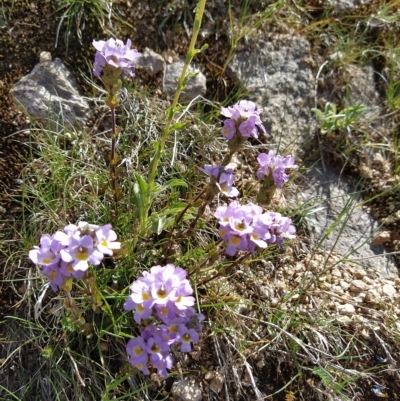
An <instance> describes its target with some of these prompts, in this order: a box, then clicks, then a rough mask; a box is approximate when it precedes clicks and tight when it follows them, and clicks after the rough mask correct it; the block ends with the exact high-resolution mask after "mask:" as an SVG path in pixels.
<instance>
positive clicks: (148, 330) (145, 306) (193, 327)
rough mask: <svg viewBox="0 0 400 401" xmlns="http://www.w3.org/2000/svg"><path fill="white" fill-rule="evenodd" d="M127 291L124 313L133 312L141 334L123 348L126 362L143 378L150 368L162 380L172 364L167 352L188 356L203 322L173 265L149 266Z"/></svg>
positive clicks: (182, 276) (185, 282) (179, 270)
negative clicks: (154, 369) (140, 373)
mask: <svg viewBox="0 0 400 401" xmlns="http://www.w3.org/2000/svg"><path fill="white" fill-rule="evenodd" d="M130 290H131V294H130V296H129V297H128V299H127V300H126V302H125V304H124V309H125V310H133V311H134V320H135V321H136V323H137V324H139V325H141V326H140V331H141V333H140V336H139V337H133V338H132V339H131V340H129V341H128V343H127V345H126V349H127V353H128V355H129V362H130V363H131V364H132V365H133V366H134V367H136V368H138V369H139V370H141V371H142V372H143V373H144V374H149V368H148V364H151V366H153V367H154V368H156V369H157V371H158V374H159V375H160V376H162V377H166V376H168V371H167V369H168V370H169V369H171V367H172V363H173V356H172V354H171V349H173V348H176V347H179V349H180V351H181V352H190V351H191V350H192V347H191V343H194V342H198V341H199V339H200V337H199V332H200V331H201V329H202V325H201V324H200V323H199V322H200V321H202V320H204V315H202V314H199V313H196V311H195V309H194V308H193V305H194V304H195V299H194V298H193V297H192V296H191V294H192V293H193V289H192V287H191V284H190V282H189V280H187V279H186V271H185V270H183V269H182V268H180V267H177V266H174V265H173V264H168V265H166V266H153V267H152V268H151V269H150V273H148V272H144V273H143V277H141V278H139V279H137V280H136V281H135V282H134V283H133V284H132V285H131V286H130Z"/></svg>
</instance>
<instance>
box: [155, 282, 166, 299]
mask: <svg viewBox="0 0 400 401" xmlns="http://www.w3.org/2000/svg"><path fill="white" fill-rule="evenodd" d="M157 296H158V298H161V299H164V298H166V297H167V292H166V291H165V287H164V285H162V286H161V287H160V289H159V290H158V291H157Z"/></svg>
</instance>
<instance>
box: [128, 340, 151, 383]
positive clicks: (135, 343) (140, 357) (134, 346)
mask: <svg viewBox="0 0 400 401" xmlns="http://www.w3.org/2000/svg"><path fill="white" fill-rule="evenodd" d="M145 347H146V343H145V341H144V340H143V338H141V337H134V338H131V339H130V340H129V341H128V343H127V344H126V352H127V353H128V355H129V357H130V358H129V362H130V363H131V364H132V365H133V366H134V367H136V368H137V369H139V370H141V371H142V372H143V374H145V375H149V374H150V371H149V368H148V367H147V361H148V359H149V356H148V353H147V352H146V350H145Z"/></svg>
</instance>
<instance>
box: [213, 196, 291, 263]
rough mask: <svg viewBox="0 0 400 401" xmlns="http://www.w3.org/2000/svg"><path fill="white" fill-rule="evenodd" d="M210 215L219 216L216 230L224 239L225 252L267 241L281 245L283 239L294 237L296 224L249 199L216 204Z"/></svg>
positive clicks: (264, 244)
mask: <svg viewBox="0 0 400 401" xmlns="http://www.w3.org/2000/svg"><path fill="white" fill-rule="evenodd" d="M214 216H215V217H216V218H217V219H218V220H219V224H220V226H219V230H218V231H219V234H220V235H221V238H222V240H223V241H224V242H226V243H227V246H226V249H225V252H226V254H227V255H230V256H234V255H235V254H236V252H237V251H238V250H242V251H250V252H255V251H256V250H257V248H266V247H267V245H268V244H271V243H277V244H278V246H280V247H281V246H282V243H283V239H284V238H286V239H293V238H295V232H296V228H295V227H294V226H293V225H292V224H291V223H292V221H291V219H290V218H288V217H283V216H282V215H281V214H280V213H275V212H265V213H263V209H262V208H261V207H260V206H258V205H255V204H253V203H248V204H247V205H244V206H241V205H240V204H239V202H237V201H234V202H231V203H230V204H229V206H220V207H218V208H217V210H216V212H215V214H214Z"/></svg>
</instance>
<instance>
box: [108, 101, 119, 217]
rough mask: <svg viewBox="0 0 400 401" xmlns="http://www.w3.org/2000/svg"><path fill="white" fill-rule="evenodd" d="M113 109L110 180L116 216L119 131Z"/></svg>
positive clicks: (112, 108)
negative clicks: (116, 149) (116, 151)
mask: <svg viewBox="0 0 400 401" xmlns="http://www.w3.org/2000/svg"><path fill="white" fill-rule="evenodd" d="M110 109H111V120H112V136H111V156H110V159H111V160H110V178H111V188H112V191H113V194H114V207H115V214H117V210H118V206H117V203H118V192H117V172H116V168H115V167H116V164H117V159H116V157H115V148H116V145H117V138H118V131H117V125H116V117H115V107H114V106H110Z"/></svg>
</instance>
